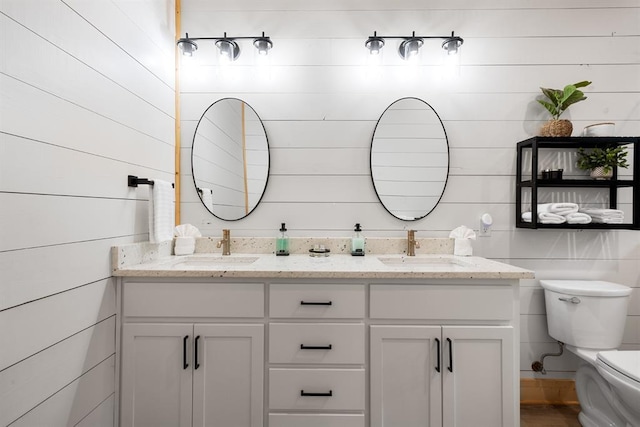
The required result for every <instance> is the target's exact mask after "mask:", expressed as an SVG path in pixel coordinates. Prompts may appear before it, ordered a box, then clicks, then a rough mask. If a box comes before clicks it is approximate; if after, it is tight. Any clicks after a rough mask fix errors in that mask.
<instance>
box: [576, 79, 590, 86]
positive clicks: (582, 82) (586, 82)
mask: <svg viewBox="0 0 640 427" xmlns="http://www.w3.org/2000/svg"><path fill="white" fill-rule="evenodd" d="M590 84H591V82H590V81H587V80H583V81H581V82H578V83H574V84H573V86H575V87H576V88H579V87H585V86H589V85H590Z"/></svg>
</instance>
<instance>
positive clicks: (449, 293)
mask: <svg viewBox="0 0 640 427" xmlns="http://www.w3.org/2000/svg"><path fill="white" fill-rule="evenodd" d="M370 292H371V293H370V317H371V318H372V319H429V320H510V319H512V318H513V304H514V295H513V290H512V288H511V287H509V286H489V285H487V286H483V285H478V286H462V285H459V286H456V285H451V286H440V285H371V290H370Z"/></svg>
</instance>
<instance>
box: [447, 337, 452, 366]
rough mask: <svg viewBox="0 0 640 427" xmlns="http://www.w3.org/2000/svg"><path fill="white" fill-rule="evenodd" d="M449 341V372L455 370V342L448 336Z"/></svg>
mask: <svg viewBox="0 0 640 427" xmlns="http://www.w3.org/2000/svg"><path fill="white" fill-rule="evenodd" d="M447 341H448V342H449V367H448V368H447V369H448V370H449V372H453V343H452V342H451V340H450V339H449V338H447Z"/></svg>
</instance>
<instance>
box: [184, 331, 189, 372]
mask: <svg viewBox="0 0 640 427" xmlns="http://www.w3.org/2000/svg"><path fill="white" fill-rule="evenodd" d="M188 339H189V335H185V336H184V338H183V339H182V369H187V368H188V367H189V364H188V363H187V340H188Z"/></svg>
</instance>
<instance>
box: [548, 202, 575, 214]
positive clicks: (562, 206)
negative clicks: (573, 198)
mask: <svg viewBox="0 0 640 427" xmlns="http://www.w3.org/2000/svg"><path fill="white" fill-rule="evenodd" d="M578 209H579V206H578V205H577V204H576V203H541V204H538V213H540V212H549V213H554V214H557V215H568V214H570V213H574V212H578Z"/></svg>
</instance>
